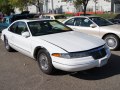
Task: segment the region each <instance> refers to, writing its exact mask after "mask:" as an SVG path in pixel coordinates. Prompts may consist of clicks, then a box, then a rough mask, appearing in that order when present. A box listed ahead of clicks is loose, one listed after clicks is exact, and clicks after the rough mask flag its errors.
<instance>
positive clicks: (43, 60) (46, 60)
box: [37, 49, 55, 74]
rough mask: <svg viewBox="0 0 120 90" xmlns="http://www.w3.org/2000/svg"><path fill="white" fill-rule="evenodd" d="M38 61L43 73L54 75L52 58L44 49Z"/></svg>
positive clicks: (39, 54) (38, 56)
mask: <svg viewBox="0 0 120 90" xmlns="http://www.w3.org/2000/svg"><path fill="white" fill-rule="evenodd" d="M37 61H38V64H39V67H40V69H41V70H42V72H44V73H46V74H53V72H54V70H55V68H54V67H53V65H52V60H51V57H50V55H49V53H48V52H47V51H46V50H44V49H42V50H40V51H39V52H38V55H37Z"/></svg>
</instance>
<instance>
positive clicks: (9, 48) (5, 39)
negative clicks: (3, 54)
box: [4, 37, 13, 52]
mask: <svg viewBox="0 0 120 90" xmlns="http://www.w3.org/2000/svg"><path fill="white" fill-rule="evenodd" d="M4 45H5V48H6V50H7V51H8V52H12V51H13V48H11V47H10V45H9V43H8V39H7V38H6V37H4Z"/></svg>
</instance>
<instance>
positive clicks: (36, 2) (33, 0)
mask: <svg viewBox="0 0 120 90" xmlns="http://www.w3.org/2000/svg"><path fill="white" fill-rule="evenodd" d="M43 3H44V0H29V4H31V5H35V6H36V7H37V8H38V10H39V12H40V13H42V11H41V6H42V5H43Z"/></svg>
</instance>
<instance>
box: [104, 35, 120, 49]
mask: <svg viewBox="0 0 120 90" xmlns="http://www.w3.org/2000/svg"><path fill="white" fill-rule="evenodd" d="M104 40H105V41H106V44H107V45H108V47H109V48H110V49H111V50H116V49H118V48H119V45H120V41H119V38H118V37H117V36H115V35H107V36H106V37H105V38H104Z"/></svg>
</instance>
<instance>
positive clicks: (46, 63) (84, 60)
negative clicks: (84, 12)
mask: <svg viewBox="0 0 120 90" xmlns="http://www.w3.org/2000/svg"><path fill="white" fill-rule="evenodd" d="M1 38H2V40H3V41H4V43H5V48H6V49H7V51H12V50H13V49H15V50H17V51H19V52H21V53H23V54H25V55H27V56H29V57H31V58H34V59H36V60H37V61H38V63H39V66H40V68H41V70H42V71H43V72H44V73H46V74H52V73H53V72H54V69H55V68H56V69H60V70H64V71H70V72H74V71H81V70H86V69H90V68H94V67H101V66H103V65H105V64H106V63H107V61H108V59H109V57H110V55H111V52H110V50H109V48H108V47H107V46H106V44H105V42H104V41H103V40H102V39H99V38H96V37H93V36H89V35H86V34H83V33H79V32H76V31H72V30H71V29H70V28H69V27H67V26H65V25H63V24H62V23H60V22H58V21H56V20H18V21H15V22H13V23H12V24H11V25H10V26H9V27H8V28H7V29H5V30H3V31H2V35H1Z"/></svg>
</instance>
